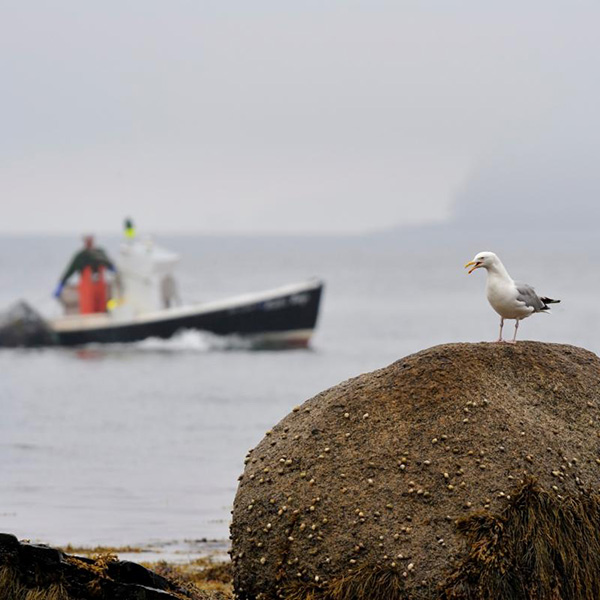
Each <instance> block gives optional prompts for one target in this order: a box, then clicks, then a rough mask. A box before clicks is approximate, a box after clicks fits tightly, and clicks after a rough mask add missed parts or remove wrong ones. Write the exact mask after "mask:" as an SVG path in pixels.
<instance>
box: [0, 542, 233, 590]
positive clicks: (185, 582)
mask: <svg viewBox="0 0 600 600" xmlns="http://www.w3.org/2000/svg"><path fill="white" fill-rule="evenodd" d="M128 550H130V549H128ZM0 597H2V598H3V599H6V600H21V599H25V598H27V599H29V598H35V600H74V599H77V600H98V599H106V600H229V599H230V598H232V594H231V569H230V564H229V563H228V562H227V563H223V562H221V563H217V562H213V561H212V560H211V559H209V558H208V559H205V560H204V561H200V560H198V561H194V563H193V564H188V565H181V564H172V563H167V562H162V561H161V562H158V563H154V564H146V565H142V564H139V563H136V562H132V561H126V560H119V558H118V555H116V554H114V553H112V552H100V553H98V552H93V553H91V555H84V554H71V553H67V552H64V551H63V550H61V549H59V548H53V547H50V546H47V545H42V544H32V543H30V542H27V541H19V540H18V539H17V537H16V536H14V535H12V534H8V533H0Z"/></svg>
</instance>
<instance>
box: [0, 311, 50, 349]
mask: <svg viewBox="0 0 600 600" xmlns="http://www.w3.org/2000/svg"><path fill="white" fill-rule="evenodd" d="M55 343H56V335H55V333H54V332H53V331H52V329H51V328H50V327H49V325H48V323H46V321H45V320H44V319H43V317H42V316H41V315H40V314H39V313H38V312H36V311H35V310H34V309H33V308H31V306H29V304H27V303H26V302H24V301H22V300H21V301H19V302H17V303H15V304H13V305H12V306H11V307H10V308H8V309H7V310H6V311H4V312H3V313H0V347H7V348H20V347H22V348H33V347H40V346H51V345H53V344H55Z"/></svg>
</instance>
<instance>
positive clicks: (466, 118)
mask: <svg viewBox="0 0 600 600" xmlns="http://www.w3.org/2000/svg"><path fill="white" fill-rule="evenodd" d="M599 17H600V5H599V4H598V3H597V2H595V1H586V0H574V1H571V2H568V3H567V2H564V1H560V2H558V1H552V0H550V1H548V0H543V1H542V0H534V1H529V2H516V1H508V2H502V3H482V2H481V1H480V0H479V1H475V0H464V1H458V0H444V1H442V0H437V1H431V2H423V1H398V0H394V1H391V0H390V1H384V0H368V1H367V0H364V1H352V0H343V1H342V0H339V1H336V0H331V1H327V2H323V1H318V2H317V1H316V0H315V1H313V0H304V1H303V2H288V1H281V0H278V1H274V0H273V1H266V0H258V1H255V2H247V1H243V0H231V1H229V2H217V1H206V0H205V1H202V0H175V1H173V2H164V1H158V0H144V1H142V0H131V1H129V2H126V3H124V2H117V1H114V0H108V1H105V2H102V3H91V2H81V1H79V0H57V1H55V2H45V1H42V0H4V1H3V2H2V3H0V48H1V52H0V80H1V81H2V94H1V96H0V98H1V99H0V102H1V106H2V111H1V113H0V133H1V135H0V199H1V202H2V219H1V220H0V232H3V233H22V232H50V233H61V232H63V233H64V232H69V233H71V232H79V231H82V230H85V231H89V230H92V229H93V230H95V231H98V232H114V231H116V230H118V229H119V227H120V224H121V221H122V219H123V217H124V216H126V215H131V216H133V217H134V218H135V219H136V221H137V222H138V224H139V225H140V227H143V228H144V229H145V230H150V231H156V232H188V233H189V232H204V233H275V232H277V233H306V232H314V233H356V232H359V233H360V232H371V231H377V230H383V229H386V228H388V227H393V226H397V225H411V224H423V223H435V222H442V221H444V220H448V221H450V222H453V223H460V224H461V225H463V226H467V227H468V226H473V225H476V224H477V223H481V222H486V223H489V222H493V223H494V224H497V225H498V226H505V225H506V224H509V225H510V224H513V223H515V222H519V223H521V224H523V225H524V226H525V225H527V226H538V225H539V224H540V221H538V216H539V215H541V216H542V221H541V223H543V224H544V226H545V225H548V226H562V225H563V224H564V223H566V221H565V219H568V224H569V226H570V227H574V228H577V227H579V226H580V223H581V220H582V218H583V220H584V221H586V219H587V221H586V222H587V223H588V224H589V223H590V219H591V218H594V219H596V222H597V219H598V216H600V214H599V212H600V210H599V209H598V208H597V205H598V200H597V196H598V194H597V192H598V191H599V188H600V185H599V184H600V181H599V177H600V176H599V174H598V168H597V162H598V138H599V135H598V133H599V132H598V117H597V110H598V109H597V107H598V106H599V105H600V103H599V100H600V98H599V96H600V94H599V88H600V84H599V83H598V77H597V72H598V56H600V38H599V36H598V35H597V28H598V22H599ZM588 217H589V218H588Z"/></svg>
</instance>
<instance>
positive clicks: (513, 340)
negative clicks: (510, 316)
mask: <svg viewBox="0 0 600 600" xmlns="http://www.w3.org/2000/svg"><path fill="white" fill-rule="evenodd" d="M519 321H520V319H515V334H514V335H513V339H512V340H511V341H510V343H511V344H516V343H517V331H518V330H519Z"/></svg>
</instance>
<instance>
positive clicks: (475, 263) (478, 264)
mask: <svg viewBox="0 0 600 600" xmlns="http://www.w3.org/2000/svg"><path fill="white" fill-rule="evenodd" d="M480 266H481V263H478V262H476V261H474V260H472V261H470V262H468V263H467V264H466V265H465V269H466V268H467V267H472V268H471V269H469V275H470V274H471V273H472V272H473V271H474V270H475V269H479V267H480Z"/></svg>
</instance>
